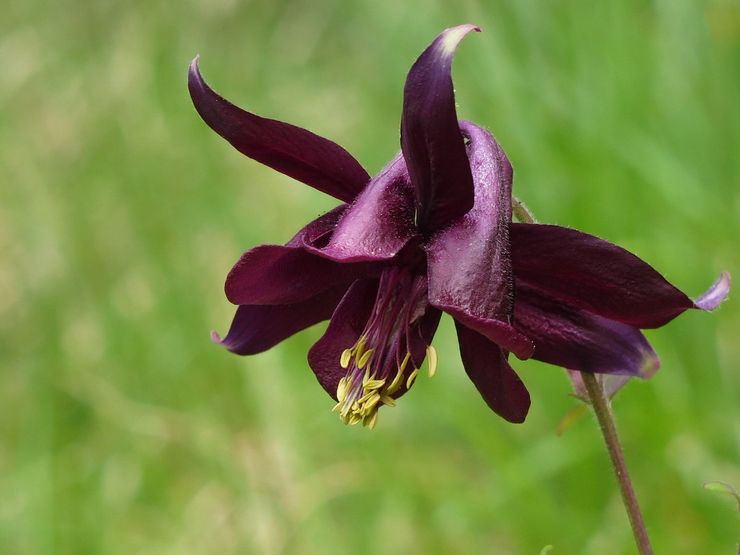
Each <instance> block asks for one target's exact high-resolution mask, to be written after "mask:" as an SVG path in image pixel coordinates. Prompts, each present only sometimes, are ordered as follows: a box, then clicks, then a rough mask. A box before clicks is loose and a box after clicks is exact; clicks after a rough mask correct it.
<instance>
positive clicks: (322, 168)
mask: <svg viewBox="0 0 740 555" xmlns="http://www.w3.org/2000/svg"><path fill="white" fill-rule="evenodd" d="M188 88H189V89H190V96H191V98H192V99H193V104H194V105H195V109H196V110H197V111H198V113H199V114H200V117H202V118H203V121H205V122H206V123H207V124H208V126H209V127H210V128H211V129H213V130H214V131H215V132H216V133H218V134H219V135H221V136H222V137H223V138H224V139H226V140H227V141H229V142H230V143H231V144H232V145H233V146H234V148H236V149H237V150H238V151H239V152H241V153H242V154H245V155H246V156H249V157H250V158H252V159H254V160H256V161H258V162H261V163H262V164H265V165H266V166H269V167H271V168H273V169H275V170H277V171H279V172H281V173H284V174H285V175H288V176H290V177H292V178H294V179H297V180H298V181H302V182H303V183H305V184H306V185H310V186H311V187H314V188H316V189H318V190H319V191H322V192H324V193H327V194H329V195H332V196H334V197H336V198H338V199H340V200H343V201H345V202H350V201H351V200H352V199H353V198H354V197H355V196H357V195H358V194H359V193H360V191H361V190H362V188H363V187H364V186H365V184H366V183H367V182H368V180H369V179H370V176H369V175H368V174H367V172H366V171H365V170H364V169H363V168H362V166H361V165H360V164H359V162H357V160H355V159H354V158H353V157H352V155H351V154H350V153H349V152H347V151H346V150H344V149H343V148H342V147H341V146H339V145H337V144H336V143H333V142H332V141H330V140H328V139H324V138H323V137H319V136H318V135H315V134H313V133H311V132H310V131H306V130H305V129H301V128H300V127H296V126H294V125H290V124H288V123H283V122H281V121H277V120H272V119H267V118H262V117H260V116H257V115H255V114H252V113H250V112H247V111H245V110H242V109H241V108H238V107H237V106H234V105H233V104H231V103H230V102H228V101H227V100H225V99H224V98H222V97H221V96H219V95H218V94H216V93H215V92H214V91H213V90H212V89H211V88H210V87H209V86H208V85H207V84H206V82H205V81H204V80H203V78H202V77H201V75H200V70H199V69H198V58H195V59H194V60H193V62H192V63H191V64H190V71H189V73H188Z"/></svg>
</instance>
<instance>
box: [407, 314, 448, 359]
mask: <svg viewBox="0 0 740 555" xmlns="http://www.w3.org/2000/svg"><path fill="white" fill-rule="evenodd" d="M441 317H442V312H441V311H439V310H437V309H436V308H434V307H431V306H428V305H427V308H426V310H425V312H424V314H423V316H421V317H420V318H419V320H417V321H416V322H414V323H413V324H412V325H411V327H410V329H409V335H408V340H409V345H408V347H409V353H411V364H413V365H414V368H421V365H422V364H423V363H424V359H425V358H426V356H427V347H429V345H431V344H432V339H434V334H435V333H437V326H439V320H440V318H441Z"/></svg>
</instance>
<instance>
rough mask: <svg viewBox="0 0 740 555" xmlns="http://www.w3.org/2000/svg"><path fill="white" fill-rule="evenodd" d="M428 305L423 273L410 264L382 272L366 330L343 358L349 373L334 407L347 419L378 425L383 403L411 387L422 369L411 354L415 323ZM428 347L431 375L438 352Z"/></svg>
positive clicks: (342, 362) (345, 351)
mask: <svg viewBox="0 0 740 555" xmlns="http://www.w3.org/2000/svg"><path fill="white" fill-rule="evenodd" d="M426 308H427V300H426V280H425V279H424V277H423V276H414V275H413V274H412V273H411V272H410V271H409V270H408V269H406V268H398V267H393V268H388V269H386V270H385V271H383V273H382V274H381V277H380V282H379V284H378V293H377V296H376V298H375V304H374V306H373V310H372V313H371V315H370V318H369V319H368V321H367V324H366V325H365V329H364V330H363V332H362V333H361V334H360V337H359V339H358V340H357V342H356V343H355V344H354V345H353V346H352V347H350V348H348V349H345V350H344V351H343V352H342V355H341V357H340V359H339V364H340V365H341V366H342V368H346V369H347V374H346V375H345V376H344V377H343V378H342V379H341V380H339V385H338V387H337V400H338V401H339V402H338V403H337V405H336V406H335V407H334V410H336V411H338V412H339V417H340V418H341V419H342V421H343V422H344V423H345V424H357V423H359V422H362V424H363V426H367V427H368V428H374V427H375V424H376V422H377V419H378V409H379V408H380V406H382V405H389V406H395V404H396V401H395V398H396V397H398V396H399V395H401V394H402V393H404V391H406V390H408V389H410V388H411V385H412V384H413V383H414V380H415V379H416V376H417V375H418V373H419V369H418V368H416V367H415V366H414V360H413V357H412V337H411V333H412V324H414V323H415V322H416V321H417V320H418V319H419V318H420V317H421V316H422V315H423V314H424V311H425V310H426ZM419 342H420V340H419V339H417V340H416V343H417V344H419ZM424 347H426V352H427V356H428V357H429V375H430V376H432V375H434V372H435V370H436V361H437V355H436V352H435V351H434V348H433V347H432V346H431V345H429V346H426V345H424ZM416 356H417V357H419V356H420V354H419V353H417V354H416Z"/></svg>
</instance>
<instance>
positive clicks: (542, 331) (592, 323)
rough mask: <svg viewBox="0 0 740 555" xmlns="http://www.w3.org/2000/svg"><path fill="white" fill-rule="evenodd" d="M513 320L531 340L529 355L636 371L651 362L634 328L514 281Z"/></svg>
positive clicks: (573, 365) (577, 366) (602, 369)
mask: <svg viewBox="0 0 740 555" xmlns="http://www.w3.org/2000/svg"><path fill="white" fill-rule="evenodd" d="M514 325H515V326H516V327H517V328H518V329H520V330H522V331H523V332H524V333H526V334H527V335H528V336H529V337H531V338H532V340H533V341H534V342H535V345H536V348H535V351H534V355H533V358H535V359H537V360H541V361H543V362H548V363H550V364H555V365H558V366H562V367H563V368H570V369H572V370H578V371H581V372H593V373H605V374H620V375H630V376H642V375H644V374H645V373H646V369H647V368H649V367H652V366H654V365H656V364H657V355H656V354H655V352H654V351H653V349H652V347H651V346H650V344H649V343H648V342H647V340H646V339H645V337H644V336H643V335H642V333H640V330H639V329H637V328H635V327H632V326H629V325H626V324H622V323H620V322H615V321H613V320H608V319H606V318H603V317H601V316H597V315H595V314H591V313H589V312H586V311H585V310H581V309H578V308H574V307H570V306H566V305H564V304H563V303H562V302H560V301H559V300H557V299H554V298H551V297H546V296H544V295H543V294H542V293H541V292H538V291H536V290H533V289H529V288H528V287H527V286H526V285H525V284H523V283H519V282H518V281H517V299H516V305H515V307H514Z"/></svg>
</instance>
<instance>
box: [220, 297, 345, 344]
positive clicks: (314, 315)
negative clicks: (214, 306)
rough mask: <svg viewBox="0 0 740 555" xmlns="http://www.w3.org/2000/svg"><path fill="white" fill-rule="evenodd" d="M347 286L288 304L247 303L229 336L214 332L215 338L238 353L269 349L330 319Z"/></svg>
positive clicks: (240, 310) (235, 318)
mask: <svg viewBox="0 0 740 555" xmlns="http://www.w3.org/2000/svg"><path fill="white" fill-rule="evenodd" d="M345 290H346V286H339V287H334V288H332V289H328V290H326V291H323V292H322V293H320V294H318V295H316V296H315V297H312V298H310V299H308V300H305V301H302V302H298V303H293V304H284V305H268V306H252V305H243V306H240V307H239V308H237V309H236V315H235V316H234V320H233V322H232V323H231V328H230V329H229V333H227V334H226V337H224V338H223V339H221V338H220V337H219V335H218V334H217V333H216V332H211V338H212V339H213V341H214V342H216V343H219V344H221V345H223V346H224V347H226V348H227V349H228V350H229V351H231V352H232V353H236V354H238V355H254V354H257V353H261V352H262V351H266V350H267V349H269V348H271V347H273V346H275V345H277V344H278V343H280V342H281V341H282V340H284V339H287V338H288V337H290V336H291V335H293V334H295V333H298V332H299V331H301V330H303V329H305V328H307V327H309V326H312V325H314V324H317V323H318V322H321V321H322V320H326V319H328V318H329V317H330V316H331V314H332V312H333V311H334V308H335V307H336V306H337V304H338V303H339V300H340V299H341V298H342V295H343V294H344V291H345Z"/></svg>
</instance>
